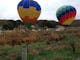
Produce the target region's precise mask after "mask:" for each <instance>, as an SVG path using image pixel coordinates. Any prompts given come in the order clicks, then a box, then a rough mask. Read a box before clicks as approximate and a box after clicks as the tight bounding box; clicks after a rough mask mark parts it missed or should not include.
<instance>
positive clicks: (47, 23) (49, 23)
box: [35, 20, 60, 28]
mask: <svg viewBox="0 0 80 60" xmlns="http://www.w3.org/2000/svg"><path fill="white" fill-rule="evenodd" d="M35 24H36V25H37V26H39V27H46V26H47V27H49V28H55V27H56V25H60V24H59V23H58V22H56V21H54V20H52V21H49V20H38V21H37V22H36V23H35Z"/></svg>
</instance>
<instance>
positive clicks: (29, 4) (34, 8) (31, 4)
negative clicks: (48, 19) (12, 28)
mask: <svg viewBox="0 0 80 60" xmlns="http://www.w3.org/2000/svg"><path fill="white" fill-rule="evenodd" d="M17 10H18V14H19V16H20V18H21V19H22V21H23V22H24V23H26V24H28V23H31V24H34V23H35V22H36V21H37V19H38V17H39V16H40V13H41V7H40V5H39V4H38V3H37V2H36V1H33V0H22V1H20V2H19V4H18V6H17Z"/></svg>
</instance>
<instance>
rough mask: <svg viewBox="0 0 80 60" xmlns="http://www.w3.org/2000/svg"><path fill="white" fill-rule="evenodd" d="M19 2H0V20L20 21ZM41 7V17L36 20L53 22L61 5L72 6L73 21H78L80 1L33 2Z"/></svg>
mask: <svg viewBox="0 0 80 60" xmlns="http://www.w3.org/2000/svg"><path fill="white" fill-rule="evenodd" d="M20 1H21V0H0V19H13V20H17V19H20V17H19V15H18V12H17V5H18V3H19V2H20ZM34 1H37V2H38V3H39V4H40V6H41V9H42V11H41V15H40V17H39V18H38V19H47V20H55V21H57V18H56V11H57V10H58V8H60V7H61V6H63V5H72V6H74V7H75V8H76V10H77V14H76V18H75V19H80V0H34Z"/></svg>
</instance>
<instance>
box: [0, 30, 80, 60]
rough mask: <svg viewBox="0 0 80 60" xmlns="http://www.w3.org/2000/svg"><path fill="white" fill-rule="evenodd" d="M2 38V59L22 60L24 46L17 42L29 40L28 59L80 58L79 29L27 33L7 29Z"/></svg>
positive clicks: (0, 50) (64, 59) (79, 59)
mask: <svg viewBox="0 0 80 60" xmlns="http://www.w3.org/2000/svg"><path fill="white" fill-rule="evenodd" d="M27 34H29V35H27ZM38 35H39V36H38ZM16 36H17V37H16ZM1 37H3V38H1ZM0 38H1V40H0V43H2V42H3V44H2V45H0V60H21V55H22V46H21V45H17V44H18V43H22V42H25V43H26V41H29V40H30V41H29V42H31V43H29V44H28V56H27V57H28V58H27V60H80V31H79V30H76V31H74V33H73V34H72V33H71V31H70V30H67V31H65V32H54V31H52V32H51V31H48V32H47V31H42V32H29V33H26V34H25V33H24V34H23V33H21V32H19V31H18V32H17V31H15V30H13V31H7V33H6V34H5V36H3V35H1V36H0ZM22 38H23V39H22ZM20 39H22V40H23V41H22V40H20ZM4 43H5V44H4ZM12 43H13V44H12ZM7 44H8V45H7ZM11 45H12V46H11Z"/></svg>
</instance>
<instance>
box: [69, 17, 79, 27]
mask: <svg viewBox="0 0 80 60" xmlns="http://www.w3.org/2000/svg"><path fill="white" fill-rule="evenodd" d="M70 26H71V27H80V19H78V20H74V21H73V23H72V24H71V25H70Z"/></svg>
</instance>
